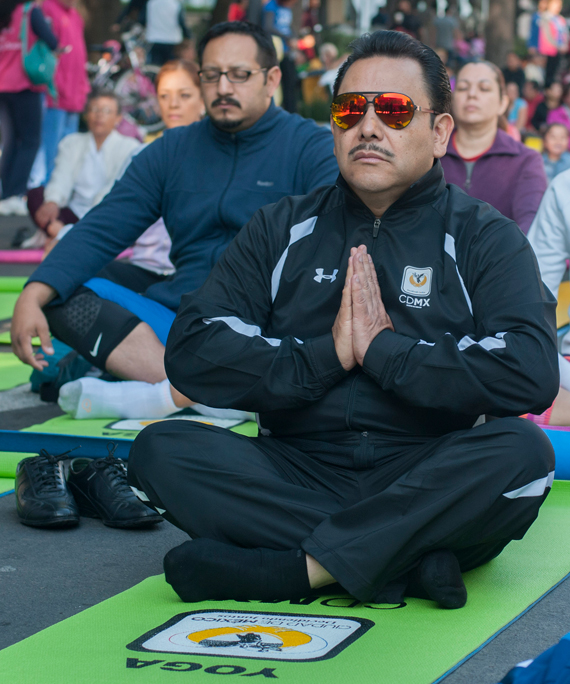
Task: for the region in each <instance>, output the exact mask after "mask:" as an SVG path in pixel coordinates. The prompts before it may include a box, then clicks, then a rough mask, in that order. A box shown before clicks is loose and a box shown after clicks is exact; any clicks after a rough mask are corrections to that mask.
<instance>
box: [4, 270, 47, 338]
mask: <svg viewBox="0 0 570 684" xmlns="http://www.w3.org/2000/svg"><path fill="white" fill-rule="evenodd" d="M2 280H11V278H0V344H10V342H11V338H10V320H11V319H12V314H13V313H14V306H15V304H16V300H17V299H18V296H19V294H18V293H19V290H9V291H6V290H2V283H1V281H2ZM24 280H25V279H24ZM32 343H33V344H35V345H39V343H40V339H39V337H34V338H33V339H32Z"/></svg>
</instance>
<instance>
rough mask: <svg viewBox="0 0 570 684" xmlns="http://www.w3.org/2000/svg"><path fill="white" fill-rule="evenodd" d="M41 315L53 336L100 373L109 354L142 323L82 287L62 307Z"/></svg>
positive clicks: (46, 309)
mask: <svg viewBox="0 0 570 684" xmlns="http://www.w3.org/2000/svg"><path fill="white" fill-rule="evenodd" d="M44 313H45V315H46V318H47V320H48V324H49V327H50V330H51V332H52V334H53V335H54V336H55V337H57V339H58V340H61V341H62V342H65V344H68V345H69V346H70V347H71V348H72V349H75V350H76V351H78V352H79V353H80V354H81V355H82V356H83V357H84V358H86V359H89V361H91V363H92V364H93V365H94V366H96V367H97V368H100V369H101V370H106V363H107V359H108V357H109V355H110V354H111V352H112V351H113V350H114V349H116V348H117V346H118V345H119V344H120V343H121V342H122V341H123V340H124V339H125V337H127V335H128V334H129V333H130V332H131V331H132V330H134V328H135V327H136V326H137V325H139V323H140V322H141V321H140V319H139V318H138V316H136V315H135V314H133V313H131V312H130V311H128V310H127V309H124V308H123V307H121V306H119V304H116V303H115V302H111V301H108V300H106V299H101V298H100V297H98V296H97V295H96V294H95V293H94V292H92V291H91V290H89V289H88V288H85V287H81V288H79V290H77V291H76V292H75V293H74V294H73V295H72V296H71V297H70V298H69V299H68V300H67V301H66V302H64V303H63V304H60V305H57V306H47V307H45V309H44Z"/></svg>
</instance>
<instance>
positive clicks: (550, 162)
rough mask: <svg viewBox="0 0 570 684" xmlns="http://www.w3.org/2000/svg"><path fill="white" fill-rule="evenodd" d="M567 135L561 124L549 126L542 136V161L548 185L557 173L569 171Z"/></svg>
mask: <svg viewBox="0 0 570 684" xmlns="http://www.w3.org/2000/svg"><path fill="white" fill-rule="evenodd" d="M569 135H570V134H569V133H568V129H567V128H566V126H563V125H562V124H550V125H549V126H547V127H546V130H545V131H544V133H543V134H542V141H543V146H544V151H543V153H542V161H543V162H544V170H545V172H546V178H547V179H548V182H549V183H550V182H551V181H552V180H553V178H555V177H556V176H557V175H558V174H559V173H562V171H566V170H567V169H570V152H568V137H569Z"/></svg>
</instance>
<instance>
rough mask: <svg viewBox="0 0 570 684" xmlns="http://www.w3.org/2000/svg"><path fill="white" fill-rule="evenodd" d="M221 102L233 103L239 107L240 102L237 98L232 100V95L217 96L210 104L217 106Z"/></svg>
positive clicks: (221, 103)
mask: <svg viewBox="0 0 570 684" xmlns="http://www.w3.org/2000/svg"><path fill="white" fill-rule="evenodd" d="M223 104H226V105H234V107H239V108H240V109H241V105H240V103H239V102H238V101H237V100H234V99H233V97H219V98H218V99H217V100H214V101H213V102H212V104H211V105H210V106H211V107H218V106H219V105H223Z"/></svg>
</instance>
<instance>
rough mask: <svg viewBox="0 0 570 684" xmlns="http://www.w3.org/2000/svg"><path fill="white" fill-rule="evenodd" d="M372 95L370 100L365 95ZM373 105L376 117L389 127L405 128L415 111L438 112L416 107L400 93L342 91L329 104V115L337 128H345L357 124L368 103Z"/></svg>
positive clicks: (409, 98)
mask: <svg viewBox="0 0 570 684" xmlns="http://www.w3.org/2000/svg"><path fill="white" fill-rule="evenodd" d="M367 95H374V98H373V99H372V100H369V99H368V98H367V97H366V96H367ZM370 104H373V105H374V111H375V113H376V115H377V116H378V118H379V119H380V120H381V121H383V122H384V123H385V124H386V126H389V127H390V128H395V129H400V128H405V127H406V126H407V125H408V124H409V123H410V121H411V120H412V119H413V118H414V113H415V112H425V113H426V114H439V112H436V111H434V110H433V109H425V108H424V107H418V105H415V104H414V103H413V101H412V98H411V97H408V96H407V95H403V94H402V93H373V92H371V93H369V92H364V93H343V94H342V95H337V97H335V98H334V100H333V101H332V104H331V116H332V119H333V121H334V122H335V124H336V125H337V126H338V127H339V128H343V129H344V130H347V129H348V128H352V127H353V126H354V125H355V124H357V123H358V122H359V121H360V119H361V118H362V117H363V116H364V115H365V114H366V110H367V109H368V105H370Z"/></svg>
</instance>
